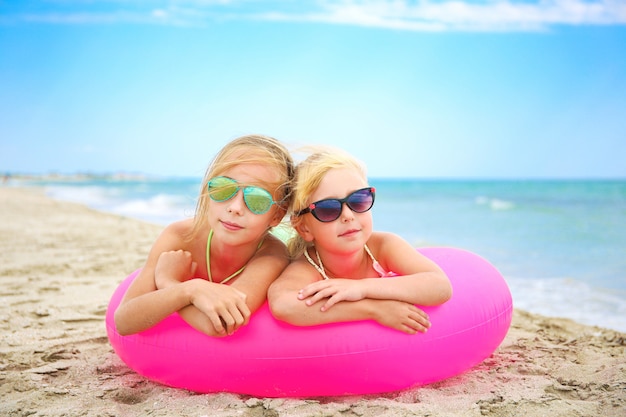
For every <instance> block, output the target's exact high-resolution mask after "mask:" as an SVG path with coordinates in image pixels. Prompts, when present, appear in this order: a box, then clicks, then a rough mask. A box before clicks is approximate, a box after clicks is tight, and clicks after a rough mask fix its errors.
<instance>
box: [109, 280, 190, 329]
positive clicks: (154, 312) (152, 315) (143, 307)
mask: <svg viewBox="0 0 626 417" xmlns="http://www.w3.org/2000/svg"><path fill="white" fill-rule="evenodd" d="M189 291H190V289H189V288H187V285H185V284H180V285H179V286H172V287H170V288H167V289H163V290H157V291H152V292H149V293H146V294H142V295H140V296H138V297H135V298H132V299H129V300H125V301H123V302H122V304H120V306H119V307H118V308H117V310H116V311H115V326H116V328H117V331H118V333H120V334H121V335H129V334H134V333H138V332H141V331H143V330H147V329H149V328H151V327H153V326H154V325H156V324H157V323H159V322H161V321H162V320H163V319H165V318H166V317H167V316H169V315H170V314H172V313H174V312H175V311H178V310H180V309H181V308H183V307H185V306H187V305H189V303H190V296H189Z"/></svg>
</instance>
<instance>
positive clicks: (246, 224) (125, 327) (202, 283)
mask: <svg viewBox="0 0 626 417" xmlns="http://www.w3.org/2000/svg"><path fill="white" fill-rule="evenodd" d="M293 171H294V169H293V160H292V158H291V155H290V154H289V152H288V151H287V149H286V148H285V147H284V146H283V145H282V144H281V143H280V142H278V141H277V140H275V139H273V138H270V137H266V136H258V135H250V136H243V137H240V138H237V139H235V140H233V141H232V142H230V143H228V144H227V145H226V146H225V147H224V148H222V150H221V151H220V152H219V153H218V154H217V155H216V157H215V159H214V160H213V162H212V163H211V165H210V166H209V168H208V169H207V172H206V174H205V177H204V180H203V182H202V188H201V192H200V196H199V199H198V203H197V207H196V213H195V216H194V217H193V218H189V219H186V220H182V221H179V222H175V223H173V224H171V225H169V226H167V227H166V228H165V230H163V232H162V233H161V235H160V236H159V237H158V238H157V240H156V242H155V243H154V245H153V247H152V250H151V251H150V254H149V255H148V259H147V261H146V263H145V265H144V267H143V269H142V270H141V273H140V274H139V275H138V276H137V278H135V280H134V281H133V283H132V284H131V285H130V287H129V288H128V291H127V292H126V294H125V296H124V298H123V299H122V301H121V303H120V306H119V307H118V309H117V311H116V312H115V325H116V327H117V331H118V333H120V334H121V335H127V334H132V333H137V332H140V331H143V330H146V329H148V328H150V327H152V326H153V325H155V324H157V323H159V322H160V321H161V320H163V319H164V318H166V317H167V316H169V315H170V314H172V313H174V312H176V311H178V312H179V313H180V315H181V316H182V317H183V319H185V320H186V321H187V322H188V323H189V324H190V325H191V326H193V327H194V328H196V329H197V330H199V331H202V332H204V333H206V334H208V335H210V336H226V335H230V334H233V333H234V332H235V331H236V330H238V329H239V328H240V327H241V326H244V325H246V324H247V323H248V321H249V319H250V316H251V314H252V313H253V312H254V311H256V310H257V309H258V308H259V307H260V306H261V305H262V304H263V303H264V302H265V300H266V296H267V289H268V287H269V285H270V284H271V283H272V281H274V279H276V277H277V276H278V275H279V274H280V273H281V271H282V270H283V269H284V268H285V267H286V266H287V264H288V263H289V256H288V253H287V249H286V247H285V244H284V243H283V242H282V241H281V240H279V239H278V238H276V237H274V236H273V235H272V234H270V233H269V231H270V229H271V228H272V227H274V226H277V225H278V224H280V222H281V221H282V219H283V217H284V216H285V214H286V211H287V208H288V206H289V199H290V195H291V192H290V190H291V182H292V177H293Z"/></svg>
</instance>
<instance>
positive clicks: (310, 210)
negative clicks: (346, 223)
mask: <svg viewBox="0 0 626 417" xmlns="http://www.w3.org/2000/svg"><path fill="white" fill-rule="evenodd" d="M365 190H368V191H369V192H370V193H371V195H372V204H370V206H369V207H368V208H367V209H365V210H363V211H358V210H355V209H354V208H353V207H352V206H351V205H350V197H352V196H353V195H355V194H356V193H358V192H361V191H365ZM375 200H376V188H374V187H364V188H359V189H358V190H355V191H353V192H351V193H350V194H348V195H347V196H346V197H345V198H325V199H323V200H319V201H316V202H314V203H311V204H309V206H308V207H307V208H305V209H302V210H300V211H299V212H298V213H297V214H296V215H297V216H302V215H303V214H306V213H311V214H312V215H313V217H315V218H316V219H317V220H318V221H320V222H322V223H330V222H334V221H335V220H337V219H338V218H339V217H341V212H342V211H343V205H344V204H345V205H347V206H348V208H349V209H350V210H352V211H353V212H355V213H365V212H368V211H370V210H371V209H372V207H374V201H375ZM325 201H338V202H339V210H338V211H337V217H335V218H334V219H330V220H322V219H320V218H319V217H318V216H317V214H316V213H315V209H316V206H317V205H318V204H320V203H322V202H325Z"/></svg>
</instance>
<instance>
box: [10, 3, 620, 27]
mask: <svg viewBox="0 0 626 417" xmlns="http://www.w3.org/2000/svg"><path fill="white" fill-rule="evenodd" d="M103 3H104V2H103ZM63 4H64V5H65V6H66V7H64V10H63V11H59V10H57V11H54V12H50V11H45V10H41V11H40V12H34V13H33V12H31V13H29V14H19V12H15V13H13V14H5V16H4V18H3V19H2V20H1V21H0V22H2V21H4V22H7V21H10V20H11V19H12V20H14V21H15V20H18V21H30V22H47V23H66V24H71V23H84V24H89V23H101V24H113V23H135V24H170V25H191V26H200V25H207V24H209V23H210V22H211V21H214V20H218V19H219V20H227V19H231V20H265V21H283V22H316V23H326V24H335V25H354V26H366V27H377V28H386V29H395V30H410V31H529V30H544V29H548V28H550V27H551V26H554V25H623V24H626V1H624V0H320V1H317V2H311V1H306V2H304V1H302V2H301V1H282V2H281V1H266V0H172V1H169V2H166V1H157V0H153V1H143V2H138V1H122V0H118V1H109V2H108V3H106V4H107V7H106V8H105V9H103V7H102V6H101V5H100V6H99V7H98V11H97V12H95V11H90V10H89V5H90V4H94V3H84V2H80V1H75V2H72V1H71V0H69V1H66V2H64V3H63ZM68 5H69V6H68Z"/></svg>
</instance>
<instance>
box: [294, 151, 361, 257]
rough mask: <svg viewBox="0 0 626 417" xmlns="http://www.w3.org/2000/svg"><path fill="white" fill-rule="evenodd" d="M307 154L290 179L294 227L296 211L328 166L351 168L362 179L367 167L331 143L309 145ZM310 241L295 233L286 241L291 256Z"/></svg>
mask: <svg viewBox="0 0 626 417" xmlns="http://www.w3.org/2000/svg"><path fill="white" fill-rule="evenodd" d="M306 151H307V152H308V153H310V155H309V156H308V157H307V158H306V159H305V160H303V161H302V162H300V163H299V164H298V165H297V166H296V170H295V176H294V180H293V196H292V198H291V207H290V210H289V212H290V213H291V224H292V226H293V227H294V228H295V227H297V226H298V225H299V224H300V222H301V221H302V216H298V215H297V214H298V213H299V212H300V211H302V210H304V209H305V208H307V206H308V205H309V204H310V203H311V202H310V201H308V200H309V198H311V195H312V194H313V193H314V192H315V190H317V188H318V187H319V185H320V183H321V182H322V180H323V179H324V176H325V175H326V173H327V172H328V171H330V170H331V169H345V168H347V169H354V170H355V171H356V172H358V173H359V174H360V175H361V176H362V177H363V179H365V180H367V169H366V168H365V165H364V164H363V163H362V162H361V161H359V160H358V159H357V158H355V157H353V156H352V155H350V154H348V153H347V152H345V151H343V150H341V149H338V148H333V147H320V146H318V147H313V148H311V147H309V148H307V149H306ZM310 245H311V244H310V243H308V242H306V241H305V240H304V239H303V238H302V237H301V236H300V235H298V234H296V235H295V236H294V237H292V238H291V239H290V240H289V242H288V248H289V254H290V256H291V257H292V258H296V257H298V256H300V255H301V254H302V253H303V252H304V251H305V250H306V249H307V247H309V246H310Z"/></svg>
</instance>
